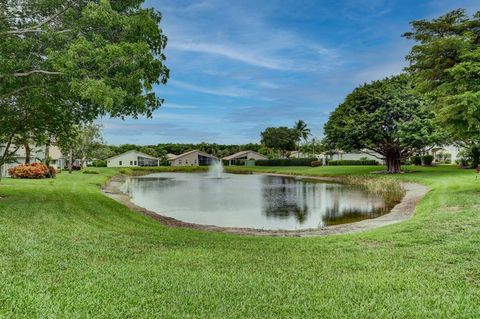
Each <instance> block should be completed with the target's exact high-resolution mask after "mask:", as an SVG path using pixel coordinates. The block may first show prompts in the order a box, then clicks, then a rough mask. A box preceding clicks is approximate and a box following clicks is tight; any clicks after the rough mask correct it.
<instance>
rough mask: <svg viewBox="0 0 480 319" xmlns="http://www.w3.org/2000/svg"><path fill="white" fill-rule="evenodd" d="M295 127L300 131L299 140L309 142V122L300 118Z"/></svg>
mask: <svg viewBox="0 0 480 319" xmlns="http://www.w3.org/2000/svg"><path fill="white" fill-rule="evenodd" d="M293 128H294V129H295V130H296V131H297V132H298V138H299V140H303V141H304V142H307V140H308V137H309V136H310V129H309V128H308V126H307V123H305V122H304V121H302V120H298V121H296V122H295V125H294V127H293ZM299 142H300V141H299Z"/></svg>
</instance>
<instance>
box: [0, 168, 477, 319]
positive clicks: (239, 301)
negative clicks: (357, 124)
mask: <svg viewBox="0 0 480 319" xmlns="http://www.w3.org/2000/svg"><path fill="white" fill-rule="evenodd" d="M255 169H256V170H259V171H268V172H277V173H290V174H303V175H328V176H332V175H348V174H349V175H362V174H367V173H368V172H369V171H373V170H378V169H379V167H319V168H299V167H278V168H271V167H270V168H263V167H262V168H255ZM96 170H97V171H99V172H100V174H98V175H97V174H82V173H74V174H71V175H70V174H68V173H66V172H64V173H61V174H60V175H59V176H58V177H57V178H56V179H55V180H13V179H3V180H2V181H1V182H0V185H2V186H0V197H1V199H0V317H6V318H9V317H12V318H174V317H177V318H189V317H192V318H193V317H194V318H478V317H480V180H475V174H474V172H473V171H472V170H461V169H457V168H454V167H449V166H443V167H435V168H411V169H410V170H413V171H415V172H414V173H409V174H403V175H399V176H395V177H392V178H399V179H402V180H411V181H416V182H420V183H424V184H426V185H428V186H429V187H430V188H431V191H430V193H429V194H428V195H427V196H426V197H425V198H424V199H423V200H422V201H421V203H420V204H419V206H418V207H417V210H416V214H415V216H414V217H413V218H412V219H411V220H408V221H406V222H402V223H399V224H395V225H391V226H386V227H382V228H379V229H376V230H372V231H368V232H363V233H358V234H351V235H337V236H330V237H309V238H269V237H248V236H238V235H227V234H221V233H214V232H203V231H195V230H190V229H179V228H167V227H164V226H163V225H161V224H160V223H158V222H156V221H154V220H152V219H150V218H147V217H144V216H141V215H139V214H137V213H134V212H131V211H129V210H128V209H127V208H125V207H123V206H122V205H120V204H118V203H116V202H115V201H113V200H111V199H109V198H107V197H105V196H104V195H103V194H102V193H101V192H100V190H99V189H100V185H102V184H103V183H105V182H106V180H107V179H108V177H110V176H113V175H114V174H116V170H114V169H96ZM239 196H241V194H239Z"/></svg>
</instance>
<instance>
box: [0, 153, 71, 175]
mask: <svg viewBox="0 0 480 319" xmlns="http://www.w3.org/2000/svg"><path fill="white" fill-rule="evenodd" d="M15 148H16V146H15V145H11V146H10V148H9V149H10V150H11V151H14V150H15ZM4 150H5V146H4V145H0V154H3V152H4ZM45 152H46V146H45V145H41V146H35V145H30V163H41V162H45V157H46V156H45ZM48 153H49V154H48V156H49V157H50V165H51V166H53V167H55V168H57V169H63V168H65V166H66V159H65V157H64V156H63V154H62V152H61V151H60V149H59V148H58V147H57V146H54V145H51V146H50V147H49V152H48ZM26 155H27V154H26V151H25V147H24V146H20V147H19V148H18V149H17V150H16V152H15V153H14V154H13V156H12V158H11V161H10V162H9V163H7V164H5V165H3V166H0V176H2V177H9V174H8V169H9V168H12V167H14V166H17V165H19V164H25V161H26Z"/></svg>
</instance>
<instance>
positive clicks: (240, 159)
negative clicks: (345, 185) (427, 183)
mask: <svg viewBox="0 0 480 319" xmlns="http://www.w3.org/2000/svg"><path fill="white" fill-rule="evenodd" d="M458 152H459V150H458V148H456V147H454V146H446V147H438V148H433V149H432V150H430V152H429V154H431V155H433V156H434V162H438V163H440V162H442V161H443V160H444V158H445V154H448V158H449V162H450V163H452V164H454V163H455V162H456V160H457V159H458ZM167 157H168V161H169V163H170V165H171V166H208V165H210V164H212V163H213V162H216V161H220V160H223V161H224V163H225V164H226V165H238V164H241V165H243V163H244V161H246V160H265V159H267V157H266V156H264V155H262V154H260V153H257V152H255V151H250V150H249V151H241V152H238V153H235V154H232V155H229V156H226V157H224V158H221V159H220V158H217V157H216V156H214V155H211V154H208V153H205V152H202V151H199V150H192V151H188V152H185V153H183V154H180V155H175V154H168V155H167ZM290 157H293V158H317V159H318V160H325V159H328V160H360V159H366V160H376V161H379V162H382V160H381V158H382V156H381V155H380V154H375V153H370V152H351V153H347V152H341V151H339V152H336V153H333V154H305V153H301V152H296V151H295V152H292V153H291V154H290ZM160 162H161V160H160V159H159V158H155V157H153V156H150V155H147V154H144V153H142V152H139V151H136V150H131V151H128V152H126V153H123V154H119V155H116V156H113V157H111V158H108V159H107V166H108V167H142V166H159V165H160Z"/></svg>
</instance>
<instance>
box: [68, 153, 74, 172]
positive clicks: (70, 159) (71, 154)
mask: <svg viewBox="0 0 480 319" xmlns="http://www.w3.org/2000/svg"><path fill="white" fill-rule="evenodd" d="M72 166H73V150H70V152H69V154H68V172H69V173H70V174H72V169H73V167H72Z"/></svg>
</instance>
